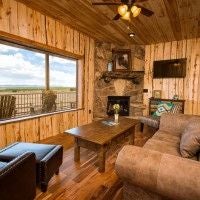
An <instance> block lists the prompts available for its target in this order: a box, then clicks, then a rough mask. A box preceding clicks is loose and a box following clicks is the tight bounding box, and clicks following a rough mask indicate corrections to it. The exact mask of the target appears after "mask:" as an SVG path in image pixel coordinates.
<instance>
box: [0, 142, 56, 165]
mask: <svg viewBox="0 0 200 200" xmlns="http://www.w3.org/2000/svg"><path fill="white" fill-rule="evenodd" d="M55 147H56V145H47V144H34V143H24V142H20V143H15V144H13V145H10V146H9V147H7V148H5V149H3V150H1V151H0V157H1V158H3V159H4V160H12V159H14V158H16V157H17V156H19V155H21V154H23V153H25V152H33V153H35V155H36V160H37V161H40V160H42V159H43V158H44V157H45V156H46V155H47V154H48V153H49V152H50V151H52V150H53V149H54V148H55Z"/></svg>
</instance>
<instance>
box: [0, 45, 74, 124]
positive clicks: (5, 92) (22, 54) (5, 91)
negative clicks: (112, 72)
mask: <svg viewBox="0 0 200 200" xmlns="http://www.w3.org/2000/svg"><path fill="white" fill-rule="evenodd" d="M77 63H78V62H77V60H75V59H71V58H66V57H62V56H59V55H54V54H50V53H47V52H44V51H39V50H35V49H30V48H27V47H24V46H19V45H15V44H12V43H7V42H1V43H0V105H1V107H0V120H1V119H5V118H11V117H19V116H29V115H33V114H41V113H46V112H53V111H59V110H66V109H75V108H77V91H78V89H77V85H78V84H77V75H78V73H77V71H78V70H77V69H78V66H77ZM11 102H12V103H11ZM11 105H12V106H11Z"/></svg>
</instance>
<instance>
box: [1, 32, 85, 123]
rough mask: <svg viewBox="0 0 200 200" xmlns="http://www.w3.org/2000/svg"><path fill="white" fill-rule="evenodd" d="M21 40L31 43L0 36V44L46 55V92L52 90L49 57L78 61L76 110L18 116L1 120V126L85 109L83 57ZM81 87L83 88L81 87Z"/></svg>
mask: <svg viewBox="0 0 200 200" xmlns="http://www.w3.org/2000/svg"><path fill="white" fill-rule="evenodd" d="M17 37H18V36H17ZM19 38H20V40H26V41H27V43H29V44H24V43H25V42H24V43H23V44H22V42H21V41H20V40H18V41H16V40H15V39H13V40H12V39H11V38H8V39H4V37H3V38H2V37H1V36H0V44H3V45H8V46H11V47H16V48H21V49H24V50H29V51H32V52H37V53H42V54H44V56H45V65H44V68H45V69H44V73H45V83H44V87H45V90H49V89H51V87H50V63H49V57H50V56H55V57H59V58H63V59H68V60H73V61H76V108H74V109H73V108H72V109H62V110H56V111H52V112H48V113H39V114H35V115H31V114H30V115H28V116H25V115H21V116H18V117H13V118H9V119H5V120H4V119H1V120H0V124H1V122H3V123H4V122H5V121H12V120H24V119H26V118H27V119H30V118H37V117H41V116H47V115H52V114H54V113H55V114H56V113H63V112H71V111H76V110H82V109H84V108H83V104H84V97H83V93H84V91H83V86H82V85H83V73H80V67H81V66H80V63H81V61H82V59H83V56H79V55H76V54H74V55H73V54H71V53H70V52H67V51H64V50H61V49H58V48H56V47H50V46H48V45H43V44H41V43H38V42H35V41H31V40H29V39H23V38H21V37H19ZM37 44H38V46H39V47H37ZM49 49H52V51H50V50H49ZM57 52H59V53H57ZM47 61H48V62H47ZM80 76H81V77H80ZM80 80H81V81H80ZM80 82H81V83H80ZM80 85H81V88H80V87H79V86H80ZM79 92H80V93H81V94H80V96H81V99H80V98H79Z"/></svg>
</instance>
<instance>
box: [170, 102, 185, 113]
mask: <svg viewBox="0 0 200 200" xmlns="http://www.w3.org/2000/svg"><path fill="white" fill-rule="evenodd" d="M170 113H182V105H181V104H180V103H176V104H174V106H173V108H172V109H171V111H170Z"/></svg>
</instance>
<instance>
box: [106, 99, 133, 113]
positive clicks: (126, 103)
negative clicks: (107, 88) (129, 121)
mask: <svg viewBox="0 0 200 200" xmlns="http://www.w3.org/2000/svg"><path fill="white" fill-rule="evenodd" d="M114 104H119V105H120V111H119V115H120V116H129V108H130V96H108V102H107V115H108V116H112V115H114V109H113V105H114Z"/></svg>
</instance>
